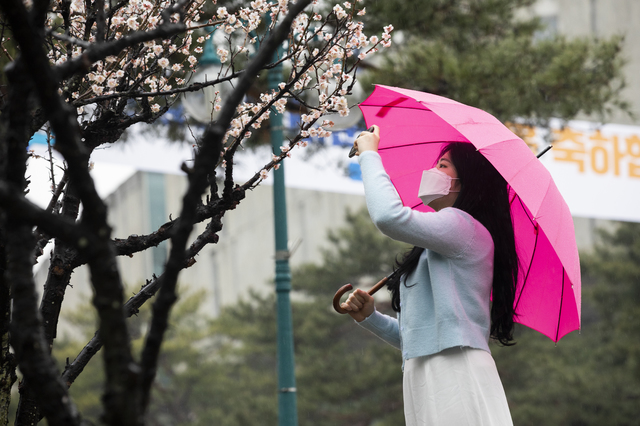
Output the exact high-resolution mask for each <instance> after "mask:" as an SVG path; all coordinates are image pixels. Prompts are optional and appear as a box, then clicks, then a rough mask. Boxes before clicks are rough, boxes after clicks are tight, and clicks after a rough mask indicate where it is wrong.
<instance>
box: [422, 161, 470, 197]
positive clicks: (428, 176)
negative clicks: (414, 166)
mask: <svg viewBox="0 0 640 426" xmlns="http://www.w3.org/2000/svg"><path fill="white" fill-rule="evenodd" d="M454 179H458V178H452V177H451V176H449V175H448V174H446V173H445V172H442V171H440V170H438V169H437V168H435V167H434V168H433V169H429V170H425V171H424V172H422V179H421V180H420V188H419V189H418V197H420V199H421V200H422V202H423V203H424V204H425V205H428V204H429V203H430V202H432V201H433V200H437V199H438V198H440V197H444V196H445V195H447V194H448V193H449V192H460V191H451V190H450V189H451V181H452V180H454Z"/></svg>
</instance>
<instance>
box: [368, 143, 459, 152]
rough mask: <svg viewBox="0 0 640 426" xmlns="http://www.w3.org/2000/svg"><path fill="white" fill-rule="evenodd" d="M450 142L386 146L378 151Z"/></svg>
mask: <svg viewBox="0 0 640 426" xmlns="http://www.w3.org/2000/svg"><path fill="white" fill-rule="evenodd" d="M448 142H451V141H429V142H416V143H411V144H407V145H396V146H386V147H382V148H378V151H387V150H390V149H396V148H407V147H412V146H416V145H429V144H430V143H448ZM465 143H468V142H465Z"/></svg>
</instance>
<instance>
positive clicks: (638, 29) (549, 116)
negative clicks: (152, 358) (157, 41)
mask: <svg viewBox="0 0 640 426" xmlns="http://www.w3.org/2000/svg"><path fill="white" fill-rule="evenodd" d="M226 3H228V6H229V7H233V2H226ZM236 3H237V2H236ZM219 4H220V5H222V4H225V3H224V2H219ZM363 4H364V5H365V6H366V10H367V14H366V15H365V16H364V17H363V20H364V21H365V24H366V25H365V29H366V31H368V32H369V31H370V32H371V33H372V34H373V33H375V32H378V33H379V32H381V28H382V26H383V25H388V24H392V25H393V26H394V27H395V31H394V38H393V46H392V48H390V49H389V50H388V51H387V52H386V53H385V54H384V55H382V56H380V58H379V59H378V60H376V61H375V62H373V63H367V62H365V63H364V65H363V66H362V71H361V73H360V83H359V85H360V86H359V87H358V88H356V89H355V90H354V91H353V95H351V97H350V98H349V100H350V103H351V104H354V105H355V104H356V103H357V102H360V101H362V100H363V99H364V98H365V97H366V96H367V95H368V94H369V93H371V91H372V90H373V84H388V85H395V86H401V87H406V88H412V89H418V90H424V91H428V92H431V93H436V94H440V95H443V96H447V97H450V98H453V99H456V100H458V101H461V102H463V103H467V104H471V105H474V106H477V107H480V108H483V109H485V110H487V111H489V112H491V113H492V114H494V115H496V116H497V117H498V118H499V119H501V120H502V121H503V122H507V123H509V125H510V126H511V127H512V129H513V130H514V131H515V132H516V133H518V134H519V135H520V136H521V137H522V138H523V139H524V140H525V141H526V142H527V143H528V144H529V146H530V147H531V148H532V150H533V151H534V152H538V151H540V150H542V149H543V148H544V147H545V146H546V145H548V144H552V145H553V146H554V149H552V150H551V151H550V152H549V153H547V154H545V155H544V156H543V157H542V161H543V163H544V164H545V166H546V167H547V168H548V169H549V170H550V171H551V173H552V175H553V177H554V180H555V182H556V184H557V185H558V187H559V189H560V190H561V192H562V194H563V196H564V197H565V199H566V200H567V203H568V204H569V208H570V209H571V212H572V215H573V217H574V223H575V228H576V237H577V241H578V245H579V250H580V253H581V265H582V269H583V299H582V300H583V304H582V330H581V331H580V332H573V333H571V334H570V335H568V336H566V337H565V338H563V339H562V340H561V341H560V342H558V343H557V344H554V343H553V342H552V341H551V340H549V339H548V338H546V337H544V336H542V335H541V334H539V333H536V332H533V331H531V330H529V329H526V328H519V329H518V331H517V341H518V343H517V345H515V346H514V347H499V346H498V345H495V344H492V352H493V355H494V358H495V359H496V363H497V365H498V369H499V371H500V374H501V377H502V381H503V383H504V386H505V390H506V393H507V397H508V400H509V404H510V407H511V412H512V415H513V419H514V424H516V425H541V424H544V425H576V426H577V425H637V424H638V416H639V415H640V408H638V407H640V361H639V360H640V338H639V335H638V330H639V329H640V224H639V223H638V222H640V197H639V194H640V118H639V116H638V114H639V113H640V3H639V2H638V1H637V0H539V1H533V0H484V1H463V0H428V1H424V2H406V1H403V0H385V1H378V0H364V2H363ZM330 7H331V4H327V9H329V8H330ZM211 40H212V42H213V43H215V37H212V39H211ZM214 51H215V49H211V50H210V51H209V52H208V54H209V55H210V56H207V57H204V55H206V54H207V51H205V53H204V54H203V57H201V59H200V66H201V67H202V68H203V69H204V67H206V66H215V64H216V60H215V57H212V56H211V54H213V55H215V52H214ZM198 102H203V101H202V100H198V99H184V100H183V102H182V103H181V104H179V105H178V106H176V107H175V108H174V109H173V110H171V111H170V113H169V114H167V115H166V116H165V119H164V120H162V122H158V123H156V124H154V125H152V126H147V125H144V126H138V127H135V128H134V129H133V130H131V131H130V132H129V134H128V136H127V139H126V141H125V142H124V143H122V144H117V145H116V146H114V147H113V148H111V149H108V150H103V151H100V152H97V153H96V154H95V155H94V157H93V158H92V160H93V161H94V163H95V166H94V170H93V173H94V177H95V179H96V181H97V183H98V187H99V189H100V191H101V195H103V196H104V197H106V201H107V204H108V206H109V214H110V216H109V221H110V223H111V225H112V226H113V228H114V236H115V237H119V238H125V237H127V236H129V235H130V234H132V233H134V232H141V230H142V231H144V232H151V231H153V230H155V229H157V228H158V227H159V226H161V225H162V224H163V223H165V222H167V221H168V220H169V217H170V215H172V216H173V217H176V216H178V214H179V212H178V211H177V209H178V207H179V203H180V199H181V197H182V194H183V192H184V190H185V188H186V178H185V176H184V174H183V173H182V172H181V171H180V165H181V164H182V162H183V161H186V162H188V161H189V159H190V158H191V155H192V149H193V145H194V144H195V139H194V137H197V135H198V133H199V132H200V131H201V130H202V128H203V125H204V123H201V122H199V121H198V120H199V119H200V118H199V117H198V116H197V114H196V113H193V112H192V113H190V112H189V111H190V110H191V111H193V110H194V109H195V110H196V111H197V109H198ZM205 103H206V102H205ZM193 105H195V107H194V106H193ZM301 112H302V110H301V106H300V105H293V104H292V105H288V107H287V112H286V113H285V116H284V125H285V134H286V133H287V132H289V133H291V134H293V132H296V131H297V129H298V121H299V117H300V114H301ZM340 118H341V117H335V121H336V128H335V131H334V133H333V134H332V135H331V136H330V137H327V138H312V139H310V144H309V146H308V147H307V148H306V151H304V152H303V151H300V152H294V153H293V156H292V158H290V159H287V160H286V161H285V170H286V187H287V190H286V191H287V194H286V196H287V211H288V226H289V240H290V241H289V250H290V251H291V253H292V257H291V259H290V261H291V265H292V268H293V280H292V286H293V292H294V293H293V295H292V298H293V302H292V303H293V321H294V338H295V352H296V377H297V381H298V383H297V387H298V411H299V417H300V424H305V425H398V424H402V422H403V413H402V389H401V383H402V381H401V376H402V373H401V370H400V365H401V357H400V354H399V353H398V352H396V351H395V350H394V349H392V348H390V347H387V346H386V345H385V344H384V343H382V342H381V341H378V340H377V339H376V338H375V337H372V336H370V335H368V334H367V333H366V332H363V331H361V330H360V329H359V328H358V327H357V326H355V325H354V324H353V323H352V321H350V320H348V319H347V318H345V317H341V316H339V315H337V314H335V313H334V312H333V311H332V310H331V307H330V301H331V298H332V296H333V293H334V292H335V290H337V288H339V287H340V286H341V285H343V284H344V283H347V282H350V283H352V284H354V285H358V286H364V287H367V286H369V285H371V284H373V283H375V282H376V281H377V280H379V279H380V278H382V277H383V276H384V275H386V274H387V273H389V272H390V270H391V268H392V265H393V262H394V260H395V258H396V256H397V255H398V254H400V253H402V252H403V251H404V250H405V249H406V247H404V246H402V245H401V244H398V243H395V242H393V241H391V240H389V239H387V238H385V237H384V236H382V235H381V234H380V233H379V232H378V231H377V230H376V229H375V227H373V225H372V224H371V223H370V220H369V218H368V215H367V213H366V210H364V209H363V206H364V196H363V189H362V185H361V179H360V174H359V167H358V165H357V163H356V162H355V161H353V160H350V159H348V158H347V152H348V151H349V148H350V146H351V144H352V141H353V139H354V137H355V135H357V134H358V133H359V132H360V131H362V130H364V122H363V121H362V119H361V116H360V115H359V111H358V110H357V107H356V108H353V109H352V110H351V114H350V115H349V117H348V118H345V119H343V120H342V121H340ZM42 138H44V139H38V137H35V138H34V139H33V140H32V146H31V148H32V149H33V150H34V151H35V152H36V153H38V152H42V153H44V150H46V136H44V135H43V136H42ZM43 143H44V144H43ZM268 144H269V136H268V132H266V131H265V132H257V134H256V135H255V136H254V138H253V139H252V140H251V141H248V143H247V147H246V149H245V151H244V152H242V153H239V154H238V155H237V160H238V164H237V165H236V171H237V173H238V176H239V177H240V178H243V177H244V178H246V179H248V178H249V177H250V176H252V175H253V174H254V173H255V172H256V171H259V170H260V168H261V167H262V165H263V164H265V163H266V162H268V161H269V160H270V157H271V152H270V147H269V146H268ZM30 173H31V175H32V187H34V188H35V187H38V186H40V187H43V188H45V189H44V190H43V192H42V193H38V191H32V192H31V195H30V196H31V197H32V199H33V200H34V201H36V202H38V203H40V204H46V202H47V191H46V188H48V185H47V179H48V177H47V176H48V175H47V173H48V171H47V165H46V162H45V161H44V160H42V161H40V160H38V159H37V158H36V159H34V160H33V161H32V162H31V164H30ZM38 182H40V184H39V183H38ZM270 185H271V178H269V179H267V180H266V181H265V182H264V183H263V184H261V185H260V186H259V187H257V188H256V189H254V190H253V191H252V192H251V193H250V194H248V196H247V198H246V199H245V200H243V201H242V203H241V204H240V205H239V206H238V207H237V209H236V210H235V211H232V212H230V213H229V214H228V215H227V216H226V217H225V219H224V227H223V230H222V232H220V234H219V235H220V241H219V243H217V244H215V245H210V246H207V247H206V248H205V249H204V250H203V251H202V252H201V253H200V255H199V256H198V258H197V259H196V260H197V263H196V264H195V265H193V266H192V267H190V268H188V269H187V270H185V271H183V272H182V274H181V276H180V281H181V294H182V295H183V296H182V297H181V300H180V302H179V305H178V307H177V308H176V309H175V310H174V313H173V316H172V328H171V330H170V336H169V337H168V339H167V340H166V342H165V345H164V347H163V349H164V354H163V357H162V361H161V366H160V369H159V372H158V378H157V383H156V388H155V389H154V403H153V404H154V407H153V408H152V409H151V410H150V413H151V417H152V418H151V419H150V421H149V424H154V425H156V424H157V425H182V424H185V425H186V424H190V425H199V424H202V425H213V424H215V425H266V424H275V423H276V421H277V394H276V392H275V389H276V386H277V385H276V374H275V373H276V355H275V352H276V321H275V297H274V295H273V293H274V287H273V277H274V267H273V260H274V256H275V252H274V234H273V222H274V218H273V201H272V189H271V186H270ZM166 256H167V246H166V245H165V244H164V243H163V244H161V245H159V246H158V247H157V248H155V249H153V250H148V251H145V252H143V253H139V254H136V255H135V256H133V257H132V258H128V257H126V258H121V259H119V262H120V267H121V270H122V273H123V274H122V275H123V277H125V279H126V280H127V285H128V286H129V288H130V289H131V293H133V292H135V291H136V290H137V289H138V288H139V287H140V286H141V285H142V284H143V283H144V280H145V279H147V278H149V277H151V276H152V274H154V273H159V272H160V271H161V270H162V266H163V263H164V261H165V259H166ZM44 262H45V263H44V264H41V265H38V266H37V267H38V268H39V271H40V272H39V273H41V274H42V275H41V276H40V277H38V276H36V282H40V283H43V282H44V277H45V276H46V271H47V269H48V265H47V264H46V261H44ZM87 274H88V272H87V271H86V270H84V269H82V268H80V269H78V270H77V271H76V273H75V274H74V275H73V278H72V284H73V288H71V289H69V290H68V291H67V295H66V296H67V297H66V299H65V304H66V305H67V306H66V308H71V309H68V310H70V311H73V312H72V313H68V314H67V316H66V317H65V318H64V323H63V325H62V330H61V332H60V333H59V336H60V337H59V338H58V339H57V343H56V346H55V347H54V354H55V355H56V357H57V358H58V359H59V360H60V362H61V365H63V363H64V362H65V359H67V358H71V359H73V357H75V355H76V354H77V353H78V351H79V350H80V349H81V348H82V346H83V345H84V344H85V343H86V342H87V341H88V339H90V338H91V336H92V335H93V333H94V332H95V325H94V318H92V317H87V315H88V314H87V312H91V310H90V309H85V307H86V306H88V305H89V303H90V301H89V299H90V297H91V289H90V285H89V282H88V275H87ZM382 293H385V292H380V294H379V296H378V295H377V296H376V297H378V298H379V300H378V303H379V304H380V306H381V310H385V309H386V310H390V307H389V306H388V303H387V302H388V301H387V299H386V294H382ZM63 311H64V310H63ZM147 316H148V312H147V311H144V310H143V311H142V312H141V313H140V315H139V316H138V317H137V318H133V320H132V323H131V330H132V333H134V335H140V336H141V335H143V332H144V330H143V328H144V324H146V321H145V319H146V318H147ZM138 344H140V342H138ZM100 362H101V360H100V359H99V358H98V357H96V359H94V360H92V362H91V364H89V367H88V369H90V371H85V373H84V374H83V375H81V376H80V377H79V379H78V380H77V381H76V382H75V383H74V385H73V386H72V388H71V394H72V396H73V397H74V399H75V401H76V402H77V404H78V405H79V406H80V409H81V411H82V412H83V413H84V414H85V415H86V416H87V417H88V418H91V415H95V416H98V415H99V413H100V401H99V398H100V383H101V382H100V377H99V376H100V374H101V373H100V372H101V368H100V365H99V363H100ZM354 373H355V374H354ZM346 377H349V380H346ZM12 411H13V410H12Z"/></svg>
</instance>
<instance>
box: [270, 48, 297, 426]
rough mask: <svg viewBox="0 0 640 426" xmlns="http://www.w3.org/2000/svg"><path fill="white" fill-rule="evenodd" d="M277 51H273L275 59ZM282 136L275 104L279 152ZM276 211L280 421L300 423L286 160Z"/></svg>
mask: <svg viewBox="0 0 640 426" xmlns="http://www.w3.org/2000/svg"><path fill="white" fill-rule="evenodd" d="M277 60H278V55H277V53H276V55H274V62H276V61H277ZM281 73H282V65H281V64H280V65H278V66H276V67H274V68H272V69H271V70H269V74H268V85H269V90H277V89H278V83H280V80H281V77H282V75H281ZM282 140H283V131H282V115H281V114H278V112H277V111H276V110H275V108H274V109H273V110H272V111H271V146H272V148H273V152H274V154H279V153H280V146H281V144H282ZM273 178H274V182H273V215H274V225H275V240H276V296H277V299H276V300H277V318H278V319H277V321H278V324H277V326H278V331H277V339H278V353H277V358H278V424H279V425H280V426H296V425H297V424H298V411H297V394H296V377H295V362H294V352H293V324H292V319H291V300H290V292H291V270H290V268H289V248H288V240H289V237H288V235H287V203H286V196H285V185H284V162H281V163H280V168H279V169H277V170H274V174H273Z"/></svg>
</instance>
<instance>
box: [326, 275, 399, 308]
mask: <svg viewBox="0 0 640 426" xmlns="http://www.w3.org/2000/svg"><path fill="white" fill-rule="evenodd" d="M388 280H389V277H384V278H383V279H381V280H380V281H378V284H376V285H374V286H373V287H371V289H370V290H369V291H368V292H367V293H369V296H373V295H374V294H375V293H376V292H377V291H378V290H380V289H381V288H382V287H384V286H385V284H386V283H387V281H388ZM352 288H353V286H352V285H351V284H345V285H343V286H342V287H340V290H338V291H337V292H336V294H335V296H333V309H335V310H336V312H337V313H339V314H346V313H347V312H348V311H346V310H344V309H342V308H341V307H340V299H341V298H342V296H343V295H344V294H345V293H346V292H348V291H349V290H351V289H352Z"/></svg>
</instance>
